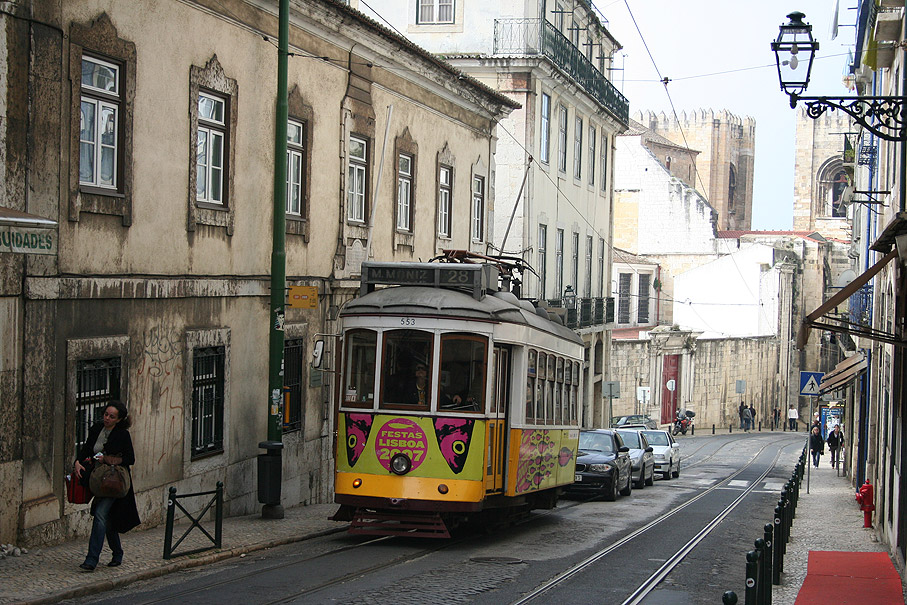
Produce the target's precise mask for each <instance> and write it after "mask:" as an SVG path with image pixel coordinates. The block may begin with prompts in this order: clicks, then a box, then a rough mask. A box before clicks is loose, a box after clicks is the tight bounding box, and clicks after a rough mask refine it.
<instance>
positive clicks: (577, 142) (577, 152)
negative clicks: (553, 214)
mask: <svg viewBox="0 0 907 605" xmlns="http://www.w3.org/2000/svg"><path fill="white" fill-rule="evenodd" d="M573 178H575V179H581V178H583V119H582V118H581V117H579V116H576V118H574V123H573ZM574 285H575V284H574Z"/></svg>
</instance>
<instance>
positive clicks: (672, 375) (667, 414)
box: [661, 355, 680, 424]
mask: <svg viewBox="0 0 907 605" xmlns="http://www.w3.org/2000/svg"><path fill="white" fill-rule="evenodd" d="M679 394H680V355H665V356H664V362H663V365H662V370H661V422H662V424H671V423H672V422H674V417H675V416H676V415H677V396H678V395H679Z"/></svg>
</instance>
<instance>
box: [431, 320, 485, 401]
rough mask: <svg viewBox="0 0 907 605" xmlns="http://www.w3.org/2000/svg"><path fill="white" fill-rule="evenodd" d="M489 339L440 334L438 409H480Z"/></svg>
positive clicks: (482, 398)
mask: <svg viewBox="0 0 907 605" xmlns="http://www.w3.org/2000/svg"><path fill="white" fill-rule="evenodd" d="M487 354H488V339H487V338H484V337H482V336H474V335H471V334H445V335H444V336H442V337H441V372H440V375H439V381H438V382H439V383H440V385H439V386H440V389H441V392H440V398H439V399H438V408H439V409H442V410H451V411H454V410H456V411H459V412H481V411H482V410H483V409H484V408H485V406H484V398H485V373H486V368H487Z"/></svg>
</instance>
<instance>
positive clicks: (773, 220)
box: [594, 0, 856, 230]
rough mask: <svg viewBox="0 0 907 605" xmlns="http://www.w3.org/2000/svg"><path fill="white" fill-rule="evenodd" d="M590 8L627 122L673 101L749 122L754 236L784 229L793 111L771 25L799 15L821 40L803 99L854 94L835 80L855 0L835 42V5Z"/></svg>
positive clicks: (604, 3)
mask: <svg viewBox="0 0 907 605" xmlns="http://www.w3.org/2000/svg"><path fill="white" fill-rule="evenodd" d="M594 2H595V4H596V6H597V7H598V9H599V10H600V11H601V14H602V15H604V17H605V18H606V19H607V20H608V29H609V31H610V32H611V34H612V35H613V36H614V37H615V38H616V39H617V40H618V41H619V42H620V43H621V45H622V46H623V47H624V50H623V51H621V52H619V53H618V55H617V57H618V58H617V60H616V61H615V67H618V68H620V67H624V71H623V72H620V71H615V72H614V74H613V77H612V81H613V82H614V84H615V85H616V86H617V87H618V88H619V89H621V90H622V92H623V93H624V94H625V95H626V96H627V98H628V99H629V101H630V112H631V116H632V115H633V113H635V112H636V111H637V110H649V109H651V110H653V111H664V112H671V111H672V104H671V101H673V107H674V109H676V111H677V112H678V113H680V112H682V111H684V110H686V111H690V110H693V109H699V108H705V109H714V110H716V111H718V110H721V109H726V110H728V111H729V112H730V113H732V114H735V115H737V116H740V117H746V116H751V117H753V118H754V119H755V120H756V165H755V175H754V176H755V183H754V187H753V229H760V230H774V229H790V228H791V223H792V207H793V202H792V199H793V170H794V115H795V111H794V110H792V109H791V108H790V103H789V101H788V98H787V95H785V94H784V93H782V92H781V90H780V86H779V84H778V72H777V69H776V68H775V65H774V62H775V57H774V53H772V51H771V48H770V44H771V42H772V41H773V40H774V39H775V38H776V37H777V36H778V26H779V25H781V24H782V23H786V22H787V18H786V15H788V14H789V13H791V12H793V11H800V12H802V13H805V14H806V18H805V21H806V22H808V23H810V24H812V26H813V36H814V37H815V38H816V39H817V40H818V41H819V43H820V48H819V52H818V54H817V58H816V63H815V64H814V66H813V72H812V79H811V80H810V86H809V89H808V90H807V91H806V94H808V95H811V96H817V95H838V96H841V95H847V94H851V93H848V91H847V90H846V89H845V88H844V85H843V84H842V80H841V78H842V75H843V73H844V65H845V62H846V59H847V52H848V49H852V48H853V40H854V27H852V25H853V23H854V22H855V21H856V10H850V9H849V7H851V6H856V1H855V0H841V6H840V10H839V18H838V22H839V23H840V24H841V26H840V27H839V28H838V36H837V38H836V39H835V40H831V25H832V21H833V14H834V10H835V0H785V1H783V2H782V1H780V0H759V1H758V2H749V1H744V0H731V1H728V0H684V1H683V2H679V1H678V0H594ZM631 12H632V17H633V18H635V24H634V20H633V18H631ZM845 24H849V25H851V26H847V25H845ZM637 26H638V28H639V31H637ZM640 33H641V34H642V37H640ZM643 40H644V41H645V44H643ZM646 46H648V52H647V50H646ZM649 53H651V58H650V56H649ZM624 54H625V55H626V58H625V59H624V58H622V55H624ZM653 59H654V66H653ZM622 63H624V64H623V65H622ZM656 67H657V70H656ZM665 77H667V78H670V79H671V82H670V83H669V84H668V85H667V91H666V90H665V86H664V85H663V84H661V82H660V80H661V78H665ZM668 94H670V99H669V97H668ZM842 148H843V137H842Z"/></svg>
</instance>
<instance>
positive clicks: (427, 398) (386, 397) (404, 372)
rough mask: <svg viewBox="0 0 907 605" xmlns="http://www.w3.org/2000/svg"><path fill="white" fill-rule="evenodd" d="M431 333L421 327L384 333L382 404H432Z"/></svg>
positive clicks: (419, 405)
mask: <svg viewBox="0 0 907 605" xmlns="http://www.w3.org/2000/svg"><path fill="white" fill-rule="evenodd" d="M431 351H432V334H431V333H429V332H420V331H419V330H391V331H389V332H385V333H384V352H383V357H382V359H383V361H382V365H381V368H382V371H381V374H382V385H381V389H382V391H381V394H382V397H381V402H382V405H389V406H391V407H398V406H406V407H409V406H412V407H416V408H428V406H429V404H430V403H431V375H432V372H431V369H432V368H431V359H432V355H431Z"/></svg>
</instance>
